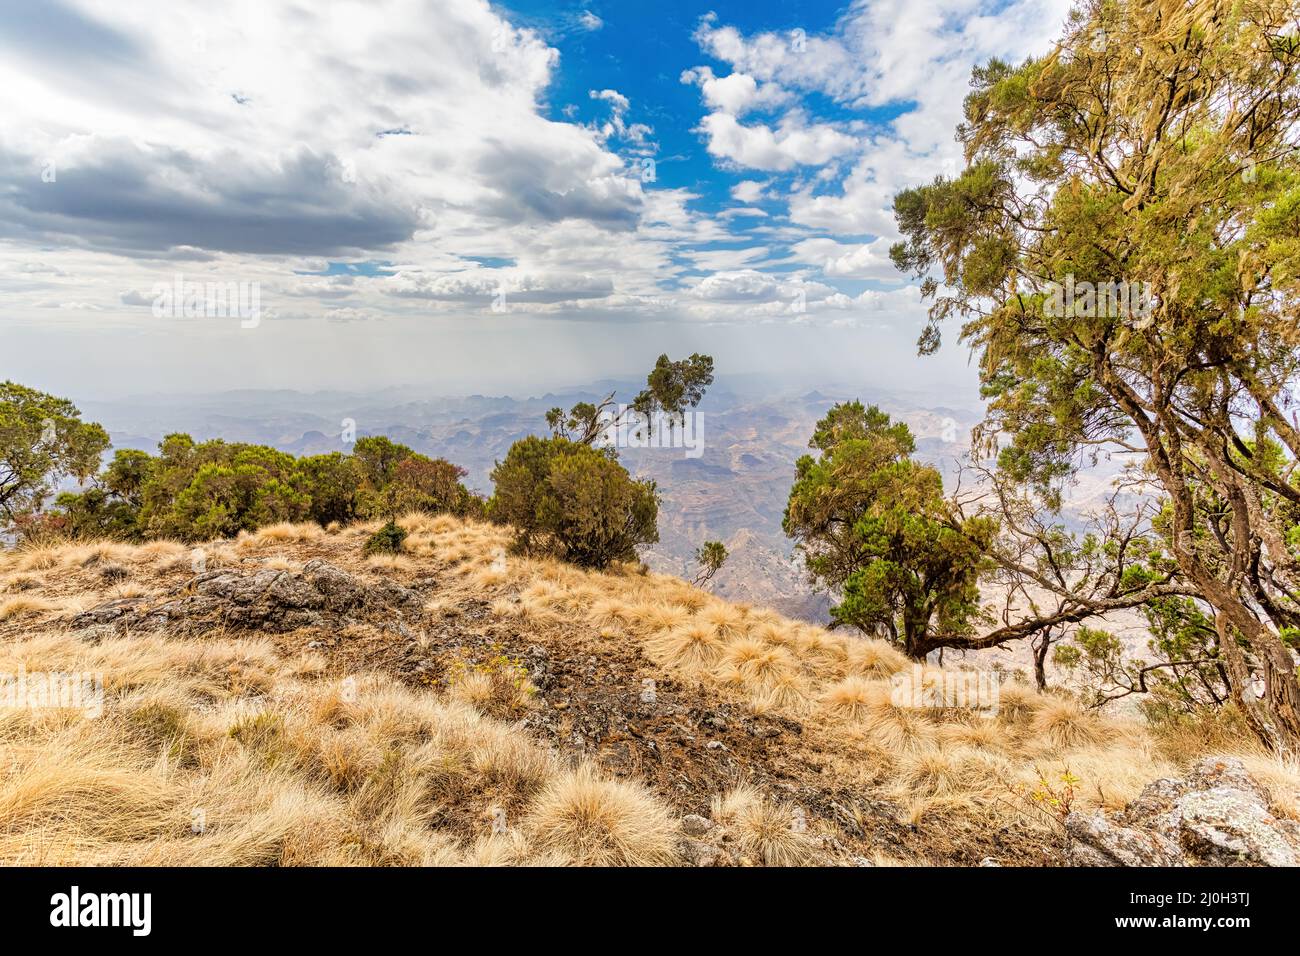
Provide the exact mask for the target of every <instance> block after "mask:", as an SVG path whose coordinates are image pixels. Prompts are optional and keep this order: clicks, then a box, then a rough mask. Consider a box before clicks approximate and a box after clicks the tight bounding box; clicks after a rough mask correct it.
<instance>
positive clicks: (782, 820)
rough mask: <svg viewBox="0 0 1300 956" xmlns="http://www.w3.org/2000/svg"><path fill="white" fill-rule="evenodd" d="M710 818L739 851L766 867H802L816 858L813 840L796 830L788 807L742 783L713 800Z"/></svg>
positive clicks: (792, 812) (794, 821) (792, 815)
mask: <svg viewBox="0 0 1300 956" xmlns="http://www.w3.org/2000/svg"><path fill="white" fill-rule="evenodd" d="M713 819H714V821H716V822H717V823H720V824H722V825H723V826H724V827H726V828H727V831H728V833H729V834H730V835H731V836H732V837H733V838H734V839H735V842H736V846H737V848H738V849H739V850H740V852H741V854H742V855H744V856H745V857H747V858H749V859H750V860H751V862H761V863H763V864H765V865H767V866H802V865H807V864H809V863H811V862H813V861H814V860H815V858H816V843H815V841H814V839H813V838H812V837H811V836H810V835H809V834H808V833H807V832H800V831H799V830H798V829H796V823H797V820H798V818H797V817H796V815H795V813H794V811H793V810H792V809H791V808H790V807H786V806H783V805H782V804H780V803H777V802H776V801H774V800H771V799H769V798H768V797H766V796H764V795H763V793H762V792H760V791H759V790H757V789H755V788H753V787H749V786H742V787H737V788H735V789H733V790H730V791H728V792H727V793H725V794H722V795H721V796H718V797H715V798H714V800H713Z"/></svg>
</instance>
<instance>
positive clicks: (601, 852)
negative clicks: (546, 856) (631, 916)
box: [524, 765, 677, 866]
mask: <svg viewBox="0 0 1300 956" xmlns="http://www.w3.org/2000/svg"><path fill="white" fill-rule="evenodd" d="M676 829H677V828H676V826H675V825H674V823H673V820H672V818H671V817H670V816H669V815H668V813H667V811H666V810H665V809H664V807H663V805H662V804H661V803H660V802H659V801H658V800H657V799H656V798H654V797H653V796H651V795H650V794H649V793H648V792H646V790H645V789H644V788H643V787H641V786H639V785H637V784H633V783H626V782H623V781H618V780H604V779H601V777H600V776H599V775H598V774H597V773H596V771H595V770H593V769H592V768H591V767H590V766H587V765H583V766H580V767H578V768H577V769H575V770H571V771H567V772H565V773H563V774H561V775H560V776H559V777H556V778H555V779H553V780H552V781H551V782H550V783H549V784H547V786H546V788H545V789H544V790H543V791H542V792H541V793H540V794H539V795H538V797H537V799H536V800H535V801H534V802H533V806H532V810H531V811H530V813H529V814H528V817H527V818H526V819H525V821H524V832H525V833H526V834H527V835H528V836H529V837H530V838H531V839H532V841H533V842H534V843H535V844H536V845H537V846H538V847H540V848H541V849H543V850H544V851H547V852H550V853H552V854H555V855H556V856H558V857H560V858H562V859H564V860H565V861H566V862H569V863H573V864H577V865H581V866H652V865H654V864H660V863H668V862H670V861H671V860H672V859H673V843H674V840H675V837H676Z"/></svg>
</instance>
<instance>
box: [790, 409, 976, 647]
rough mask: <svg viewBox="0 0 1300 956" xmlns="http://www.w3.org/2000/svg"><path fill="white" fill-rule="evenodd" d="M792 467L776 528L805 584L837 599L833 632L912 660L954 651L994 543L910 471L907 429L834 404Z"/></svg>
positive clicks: (931, 474)
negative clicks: (898, 647) (793, 552)
mask: <svg viewBox="0 0 1300 956" xmlns="http://www.w3.org/2000/svg"><path fill="white" fill-rule="evenodd" d="M809 445H810V447H813V448H815V449H818V450H819V451H820V452H821V455H820V456H819V457H817V458H814V457H813V456H811V455H805V456H803V457H802V458H800V459H799V461H798V462H797V463H796V466H795V484H794V487H792V488H791V489H790V498H789V501H788V502H787V504H786V510H785V518H784V522H783V527H784V529H785V532H786V534H788V535H790V536H791V537H793V538H794V539H795V541H796V542H797V545H798V548H799V550H800V551H801V552H802V554H803V556H804V561H805V563H806V566H807V568H808V571H809V574H810V576H811V577H812V578H813V580H814V581H816V582H817V583H818V584H819V585H820V586H822V587H825V588H827V589H829V590H831V591H834V592H838V593H839V595H840V601H839V603H838V604H836V605H834V606H833V607H832V608H831V619H832V622H833V623H834V624H836V625H841V624H848V625H852V626H854V627H857V628H859V629H860V630H862V631H864V632H868V633H875V632H876V631H878V630H881V629H883V630H884V631H886V632H887V633H888V634H889V635H890V636H891V637H892V638H893V639H894V640H896V641H898V642H899V643H901V644H902V645H903V647H904V648H905V650H906V651H907V652H908V653H909V654H911V655H913V656H916V657H923V656H924V655H925V654H926V653H928V652H929V651H930V650H932V649H934V648H935V647H942V646H950V645H951V644H952V643H954V642H958V643H959V642H960V640H961V639H962V638H964V637H965V636H967V635H969V634H970V633H971V632H972V629H973V627H974V625H975V624H976V623H977V622H978V621H979V620H980V619H981V610H980V605H979V588H978V582H979V576H980V574H981V572H982V571H983V570H984V569H985V568H986V567H987V566H988V562H987V558H986V553H987V551H988V547H989V544H990V541H991V538H992V535H993V532H994V525H993V523H992V522H991V521H990V520H989V519H987V518H970V519H965V520H962V519H960V518H959V517H958V516H957V515H956V514H955V513H954V512H953V509H951V508H950V506H949V505H948V502H947V501H946V500H945V499H944V495H943V481H942V478H941V477H940V475H939V473H938V472H937V471H935V470H934V469H933V468H931V467H929V466H927V465H922V464H920V463H918V462H915V461H913V460H912V459H911V458H910V457H909V456H910V454H911V452H912V450H913V449H914V447H915V442H914V440H913V438H912V435H911V432H910V430H909V429H908V428H907V426H906V425H905V424H904V423H902V422H899V423H897V424H893V423H891V422H890V418H889V416H888V415H886V414H885V413H883V412H881V411H880V409H878V408H876V407H875V406H871V407H870V408H864V407H863V405H862V403H861V402H850V403H844V404H840V405H836V406H835V407H834V408H832V409H831V410H830V411H829V412H828V413H827V415H826V417H825V418H823V419H822V420H821V421H820V422H818V423H817V426H816V430H815V431H814V433H813V438H812V440H811V441H810V442H809Z"/></svg>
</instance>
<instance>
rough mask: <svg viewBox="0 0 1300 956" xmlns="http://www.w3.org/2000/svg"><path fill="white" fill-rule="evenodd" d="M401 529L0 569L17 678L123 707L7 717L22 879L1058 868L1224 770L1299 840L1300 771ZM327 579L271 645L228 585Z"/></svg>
mask: <svg viewBox="0 0 1300 956" xmlns="http://www.w3.org/2000/svg"><path fill="white" fill-rule="evenodd" d="M402 524H403V525H404V527H405V528H406V529H407V530H408V531H409V532H410V537H409V538H408V539H407V542H406V553H405V554H403V555H400V556H396V557H375V558H369V559H366V558H363V557H362V545H363V543H364V541H365V539H366V537H367V536H368V535H369V533H370V532H371V531H373V530H374V527H375V526H373V525H356V526H350V527H346V528H341V529H332V530H329V531H323V530H321V529H319V528H318V527H316V526H309V525H277V526H273V527H268V528H265V529H263V530H262V531H261V532H260V533H258V534H256V535H247V536H241V537H240V538H239V539H237V540H235V541H228V542H218V543H215V544H211V545H207V546H204V548H203V549H202V554H201V556H198V555H196V554H195V552H194V551H193V550H192V549H190V548H188V547H186V546H183V545H179V544H174V543H170V542H154V543H150V544H145V545H141V546H130V545H124V544H120V543H110V542H99V543H94V542H92V543H81V544H64V545H59V546H52V547H43V548H42V547H29V548H24V549H20V550H16V551H9V552H3V553H0V674H17V673H19V672H24V671H25V672H26V673H28V674H35V673H41V672H51V671H57V672H95V673H102V675H103V681H104V691H105V701H104V711H103V714H102V716H99V717H97V718H88V717H86V716H85V715H84V714H82V713H79V712H76V711H72V710H51V709H43V710H30V709H11V710H0V861H3V862H5V863H54V864H57V863H101V864H102V863H143V864H199V863H204V864H290V865H292V864H421V863H425V864H471V865H472V864H554V863H564V864H659V863H665V864H671V863H681V862H684V861H685V860H686V859H691V858H692V855H695V856H698V855H700V854H704V855H706V856H708V858H709V859H721V860H723V861H726V862H734V863H738V864H742V865H743V864H755V865H761V864H769V865H771V864H827V863H861V862H864V861H869V862H872V863H876V864H887V863H935V864H974V863H978V862H979V861H980V860H982V859H984V858H986V857H992V858H994V859H996V860H998V861H999V862H1002V863H1036V864H1042V863H1048V864H1050V863H1055V862H1059V861H1060V859H1061V856H1060V842H1061V836H1060V833H1059V830H1058V828H1057V827H1056V826H1055V825H1054V824H1053V823H1052V822H1051V819H1050V818H1051V815H1052V814H1051V811H1050V809H1049V808H1048V807H1047V804H1048V803H1049V802H1050V800H1044V799H1035V798H1034V796H1033V793H1034V791H1036V790H1037V791H1039V796H1040V797H1044V796H1048V795H1047V794H1046V792H1045V791H1044V789H1043V785H1044V782H1045V783H1046V784H1047V785H1049V786H1050V787H1051V789H1052V791H1053V792H1055V793H1057V794H1060V793H1061V792H1062V791H1063V789H1064V788H1065V785H1064V784H1062V783H1061V779H1062V776H1063V775H1064V774H1065V773H1066V772H1067V771H1068V773H1069V774H1071V775H1072V776H1073V777H1074V778H1077V781H1078V782H1077V783H1075V784H1073V790H1074V796H1073V801H1074V806H1075V807H1076V808H1082V807H1087V806H1103V807H1120V806H1122V805H1124V804H1125V803H1126V802H1127V801H1128V800H1130V799H1132V798H1133V797H1134V796H1136V794H1137V793H1138V792H1139V790H1140V789H1141V788H1142V786H1143V785H1145V784H1146V783H1148V782H1149V781H1151V780H1152V779H1154V778H1156V777H1159V776H1163V775H1171V774H1174V773H1175V772H1177V770H1178V768H1179V766H1180V765H1182V764H1185V763H1186V762H1188V761H1190V760H1192V759H1193V758H1195V757H1197V756H1200V755H1202V754H1204V753H1209V752H1215V753H1217V752H1233V753H1236V754H1237V755H1238V756H1240V757H1241V758H1242V759H1243V761H1244V762H1245V763H1246V765H1247V767H1248V768H1249V770H1250V771H1251V772H1252V773H1253V774H1255V775H1256V776H1257V777H1258V778H1259V779H1260V780H1261V781H1263V782H1265V783H1266V784H1268V785H1269V786H1270V787H1271V789H1272V791H1273V793H1274V795H1275V799H1276V807H1275V809H1276V810H1277V811H1279V812H1281V813H1283V814H1285V815H1287V816H1290V817H1293V818H1300V805H1298V802H1300V768H1297V767H1296V766H1294V765H1291V764H1287V763H1284V762H1281V761H1278V760H1276V759H1274V758H1271V757H1269V756H1268V755H1266V754H1264V753H1261V752H1259V751H1256V750H1254V749H1251V745H1249V744H1244V743H1241V742H1235V743H1234V742H1231V741H1232V740H1233V739H1234V738H1231V737H1230V736H1228V735H1222V736H1217V735H1215V734H1214V733H1212V732H1210V731H1206V730H1204V729H1187V730H1185V731H1181V732H1178V733H1170V732H1164V733H1162V734H1160V735H1156V734H1154V733H1153V732H1152V731H1150V730H1149V729H1147V728H1146V727H1144V726H1142V725H1139V724H1136V723H1131V722H1123V721H1118V720H1112V719H1108V718H1105V717H1101V716H1098V715H1096V714H1093V713H1088V712H1085V711H1083V710H1081V709H1080V708H1079V707H1078V706H1077V705H1076V704H1075V703H1074V702H1073V701H1071V700H1070V699H1067V698H1066V697H1058V696H1043V695H1039V694H1037V693H1035V692H1033V691H1032V690H1031V689H1028V688H1025V687H1021V686H1018V685H1012V686H1006V685H1004V686H1003V687H1002V688H1001V693H1000V701H999V709H998V712H997V714H996V716H991V717H987V716H980V715H978V714H974V713H972V712H970V711H965V710H958V709H955V708H953V709H947V710H922V709H916V708H912V707H902V706H897V705H896V704H895V702H894V700H893V698H892V696H891V688H890V677H891V676H893V675H894V674H896V673H899V672H900V671H904V670H905V669H906V668H908V667H910V662H908V661H907V660H906V659H904V658H903V657H901V656H900V655H899V654H898V653H897V652H896V651H895V650H893V649H892V648H890V647H888V646H886V645H884V644H882V643H879V642H875V641H866V640H861V639H858V638H856V637H853V636H851V635H848V634H844V633H831V632H828V631H826V630H823V629H821V628H817V627H813V626H810V625H808V624H806V623H802V622H796V621H791V620H788V619H786V618H783V617H781V616H780V615H778V614H776V613H774V612H771V611H768V610H764V609H761V608H756V607H748V606H744V605H737V604H731V603H727V602H725V601H723V600H720V599H718V598H715V597H712V596H710V595H708V594H706V593H704V592H702V591H700V590H699V589H696V588H693V587H691V586H690V585H688V584H686V583H685V582H683V581H681V580H678V579H676V578H672V577H667V576H663V575H657V574H646V573H639V571H638V569H636V568H632V567H628V568H624V569H620V570H618V571H616V572H613V573H606V574H600V573H589V572H583V571H580V570H576V569H574V568H572V567H568V566H564V565H560V564H557V563H554V562H551V561H545V560H529V559H523V558H518V557H515V556H507V555H506V553H505V545H506V540H507V539H506V536H505V534H504V533H503V532H502V530H501V529H499V528H496V527H493V526H491V525H486V524H478V523H466V522H461V521H459V520H456V519H452V518H449V517H437V518H432V517H426V516H411V517H408V518H406V519H404V520H403V522H402ZM322 561H323V562H327V564H328V565H330V566H332V567H333V568H337V569H340V570H341V571H343V572H346V574H345V575H344V577H345V578H346V577H347V576H349V575H350V576H351V578H348V580H349V581H353V582H355V583H359V584H360V586H361V587H362V589H363V590H365V591H366V594H367V596H366V597H365V599H364V600H358V601H354V602H353V603H352V604H350V605H348V607H347V608H346V609H344V610H339V608H340V607H342V605H341V604H337V603H335V604H329V605H328V606H327V607H325V609H323V610H319V611H316V610H313V611H310V612H302V613H300V614H298V615H297V616H286V617H268V618H267V621H268V624H267V626H265V627H256V628H255V627H250V626H249V625H248V620H249V617H248V615H247V614H246V613H244V611H246V610H247V606H246V605H240V606H239V607H238V608H237V607H236V605H234V604H231V605H229V606H227V605H225V604H223V603H222V602H223V601H224V600H225V598H222V597H213V596H212V594H213V593H215V592H213V591H212V589H211V587H209V586H208V585H207V584H205V583H204V582H212V581H213V579H214V578H215V579H217V582H216V583H218V584H219V583H221V582H222V581H235V582H237V583H238V582H243V583H251V584H253V585H256V586H257V587H265V590H266V593H267V594H276V593H280V590H282V589H284V588H285V587H287V586H288V583H291V582H295V581H298V580H300V579H304V575H309V574H310V573H316V572H312V570H311V569H313V568H317V569H318V568H319V567H320V564H319V562H322ZM196 570H202V571H203V572H204V573H203V574H200V575H198V577H197V578H196ZM393 586H396V587H395V588H394V587H393ZM391 594H399V596H400V597H401V601H400V602H398V603H396V604H395V603H393V601H392V600H390V595H391ZM411 595H417V596H418V601H417V602H415V603H414V604H412V603H411V601H410V600H409V598H410V596H411ZM258 600H260V598H259V599H258ZM268 600H269V598H268ZM231 608H235V609H239V608H243V610H241V613H240V614H239V615H233V614H231V613H228V612H229V610H230V609H231ZM88 612H89V613H88ZM259 613H261V612H260V611H259ZM940 676H941V675H940ZM696 817H706V818H708V819H709V820H711V821H712V826H709V825H708V824H706V823H704V822H703V821H701V820H698V819H696ZM687 833H689V834H690V835H691V840H690V841H688V842H687V843H685V844H684V843H683V837H684V834H687ZM684 847H685V849H684ZM715 851H716V853H717V856H716V857H715V856H714V853H715Z"/></svg>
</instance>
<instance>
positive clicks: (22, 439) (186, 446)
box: [0, 383, 483, 541]
mask: <svg viewBox="0 0 1300 956" xmlns="http://www.w3.org/2000/svg"><path fill="white" fill-rule="evenodd" d="M0 441H3V442H4V443H5V445H4V448H2V449H0V454H4V455H6V456H7V457H6V458H4V459H3V461H0V516H5V517H8V518H9V519H10V520H11V521H14V520H17V523H18V527H19V529H20V531H21V532H22V533H23V535H24V536H26V537H34V536H36V535H38V534H45V533H52V534H59V535H75V536H92V537H114V538H123V539H128V540H141V539H147V538H172V539H176V540H181V541H206V540H212V539H215V538H228V537H232V536H234V535H236V534H238V533H239V532H240V531H252V530H255V529H256V528H258V527H260V526H262V525H266V524H274V523H276V522H279V521H305V520H314V521H317V522H319V523H320V524H322V525H324V524H328V523H329V522H332V521H338V522H347V521H351V520H353V519H356V518H363V517H372V516H382V517H386V518H394V517H396V516H397V515H399V514H402V513H405V512H407V511H425V512H429V513H444V512H445V513H451V514H455V515H457V516H461V517H464V516H472V515H480V514H482V510H483V504H482V501H481V500H480V499H479V498H478V497H477V496H475V495H474V494H473V493H472V492H470V491H469V490H468V489H467V488H466V487H465V486H464V484H462V481H461V479H463V478H464V477H465V474H466V472H465V470H464V469H462V468H460V467H458V466H456V465H453V464H452V463H450V462H448V461H444V460H442V459H433V458H428V457H426V456H424V455H421V454H418V453H417V452H414V451H412V450H411V449H410V448H407V447H406V446H404V445H399V444H396V443H394V442H391V441H389V440H388V439H387V438H382V437H371V438H363V439H361V440H360V441H358V442H357V443H356V450H355V453H354V454H352V455H345V454H342V453H340V452H334V453H331V454H327V455H313V456H309V457H304V458H301V459H298V458H294V457H293V456H292V455H289V454H286V453H285V452H282V451H278V450H276V449H274V448H270V447H267V446H265V445H252V444H246V443H242V442H226V441H222V440H221V439H213V440H211V441H205V442H199V443H196V442H195V441H194V439H193V438H191V437H190V436H189V435H185V434H171V435H168V436H166V437H165V438H164V439H163V440H162V441H161V442H160V443H159V446H158V454H157V455H150V454H148V453H147V452H143V451H137V450H133V449H125V450H119V451H118V452H116V454H115V455H114V456H113V459H112V460H111V461H110V462H109V463H108V464H107V465H105V466H104V468H103V469H102V471H100V472H99V474H97V475H96V474H95V470H96V468H97V466H98V464H99V457H100V454H101V453H102V451H103V450H104V449H105V448H106V447H107V446H108V436H107V434H105V433H104V430H103V429H102V428H100V427H99V426H98V425H87V424H85V423H83V422H81V421H80V420H79V418H78V416H77V413H76V409H75V408H73V407H72V406H71V405H70V404H68V403H67V402H65V401H63V400H62V399H55V398H52V397H50V396H48V395H42V394H41V393H39V392H35V391H32V390H31V389H25V388H23V387H21V386H17V385H13V384H12V383H5V385H4V386H3V387H2V389H0ZM68 475H72V476H75V477H78V478H80V479H82V480H86V479H89V485H88V487H85V488H84V490H82V491H80V492H65V493H63V494H60V495H59V496H58V497H57V499H56V506H57V510H56V511H54V512H52V513H48V514H42V515H37V514H35V512H36V509H37V508H38V507H39V506H40V505H41V503H42V502H43V501H44V500H45V499H46V498H47V497H48V496H49V494H50V491H51V488H52V486H53V484H54V483H55V482H56V481H57V480H58V479H60V478H62V477H64V476H68Z"/></svg>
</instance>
